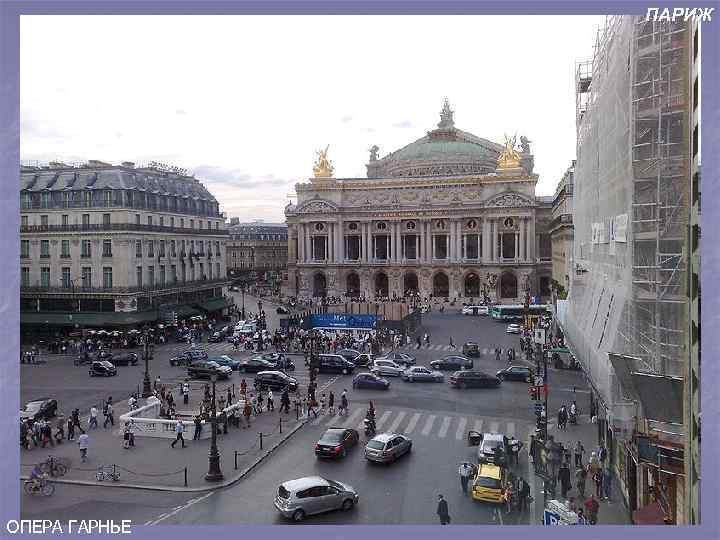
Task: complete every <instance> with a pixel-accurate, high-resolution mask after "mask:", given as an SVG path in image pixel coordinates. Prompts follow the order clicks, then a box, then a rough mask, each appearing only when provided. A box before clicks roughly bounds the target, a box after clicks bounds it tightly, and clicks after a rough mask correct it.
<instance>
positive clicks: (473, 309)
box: [462, 306, 488, 315]
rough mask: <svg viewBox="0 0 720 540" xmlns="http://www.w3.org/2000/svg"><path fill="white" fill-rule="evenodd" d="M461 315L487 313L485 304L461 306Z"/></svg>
mask: <svg viewBox="0 0 720 540" xmlns="http://www.w3.org/2000/svg"><path fill="white" fill-rule="evenodd" d="M462 314H463V315H487V314H488V308H487V306H464V307H463V308H462Z"/></svg>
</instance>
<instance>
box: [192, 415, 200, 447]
mask: <svg viewBox="0 0 720 540" xmlns="http://www.w3.org/2000/svg"><path fill="white" fill-rule="evenodd" d="M193 422H194V423H195V433H193V441H199V440H200V434H201V433H202V419H201V418H200V415H199V414H198V415H196V416H195V418H194V420H193Z"/></svg>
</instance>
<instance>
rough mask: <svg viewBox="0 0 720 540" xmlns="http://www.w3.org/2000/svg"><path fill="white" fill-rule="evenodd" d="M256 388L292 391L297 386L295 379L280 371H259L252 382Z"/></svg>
mask: <svg viewBox="0 0 720 540" xmlns="http://www.w3.org/2000/svg"><path fill="white" fill-rule="evenodd" d="M253 384H254V386H255V388H256V389H257V390H268V389H269V390H284V389H285V388H287V389H288V390H290V391H291V392H294V391H295V390H297V388H298V382H297V379H295V378H293V377H290V376H288V375H285V373H283V372H282V371H261V372H260V373H258V374H257V375H256V376H255V382H254V383H253Z"/></svg>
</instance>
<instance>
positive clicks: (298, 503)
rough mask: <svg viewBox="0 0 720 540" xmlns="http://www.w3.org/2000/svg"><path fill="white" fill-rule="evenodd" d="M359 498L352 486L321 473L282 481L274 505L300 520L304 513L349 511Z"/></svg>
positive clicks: (286, 514) (292, 517) (285, 515)
mask: <svg viewBox="0 0 720 540" xmlns="http://www.w3.org/2000/svg"><path fill="white" fill-rule="evenodd" d="M358 499H359V497H358V494H357V492H356V491H355V489H354V488H353V487H352V486H349V485H347V484H343V483H342V482H337V481H335V480H330V479H328V478H323V477H321V476H307V477H305V478H298V479H296V480H289V481H287V482H283V483H282V484H281V485H280V487H279V488H278V492H277V495H276V497H275V508H277V510H278V512H280V513H281V514H282V515H283V516H284V517H286V518H288V519H292V520H293V521H302V520H303V519H305V517H306V516H311V515H314V514H321V513H323V512H330V511H332V510H338V509H342V510H345V511H349V510H352V508H353V506H355V505H356V504H357V502H358Z"/></svg>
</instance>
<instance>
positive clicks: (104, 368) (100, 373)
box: [89, 360, 117, 377]
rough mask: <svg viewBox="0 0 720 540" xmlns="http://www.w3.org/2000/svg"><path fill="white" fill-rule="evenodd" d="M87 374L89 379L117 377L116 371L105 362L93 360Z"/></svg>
mask: <svg viewBox="0 0 720 540" xmlns="http://www.w3.org/2000/svg"><path fill="white" fill-rule="evenodd" d="M89 373H90V376H91V377H113V376H115V375H117V369H116V368H115V366H114V365H113V364H111V363H110V362H108V361H107V360H93V362H92V364H90V370H89Z"/></svg>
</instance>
